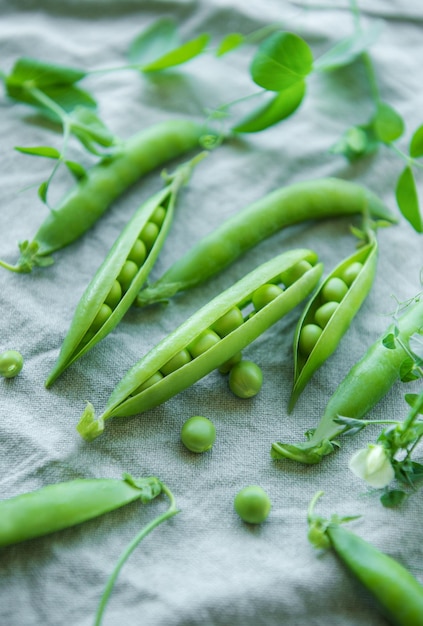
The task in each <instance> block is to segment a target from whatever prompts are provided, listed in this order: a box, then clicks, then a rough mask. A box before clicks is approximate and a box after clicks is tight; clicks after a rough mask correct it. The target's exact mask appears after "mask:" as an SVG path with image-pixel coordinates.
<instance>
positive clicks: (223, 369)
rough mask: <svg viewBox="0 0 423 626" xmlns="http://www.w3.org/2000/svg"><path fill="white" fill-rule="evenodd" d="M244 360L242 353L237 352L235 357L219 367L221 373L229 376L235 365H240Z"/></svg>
mask: <svg viewBox="0 0 423 626" xmlns="http://www.w3.org/2000/svg"><path fill="white" fill-rule="evenodd" d="M241 360H242V352H237V353H236V354H234V356H233V357H231V358H230V359H228V360H227V361H225V362H224V363H222V365H220V367H219V372H220V373H221V374H229V372H230V371H231V369H232V368H233V366H234V365H236V364H237V363H239V362H240V361H241Z"/></svg>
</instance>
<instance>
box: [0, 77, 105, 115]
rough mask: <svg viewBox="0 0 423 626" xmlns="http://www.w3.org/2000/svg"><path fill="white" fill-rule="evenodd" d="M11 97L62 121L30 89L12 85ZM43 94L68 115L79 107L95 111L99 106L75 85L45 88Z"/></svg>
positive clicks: (9, 93)
mask: <svg viewBox="0 0 423 626" xmlns="http://www.w3.org/2000/svg"><path fill="white" fill-rule="evenodd" d="M7 91H8V95H9V97H11V98H13V99H14V100H18V101H19V102H24V103H25V104H30V105H32V106H34V107H36V108H37V109H38V110H39V111H41V113H43V115H46V116H47V117H49V118H51V119H53V120H54V121H57V120H58V119H60V118H59V117H58V115H57V114H56V113H54V112H53V111H52V110H51V109H50V108H49V107H48V106H47V105H46V104H43V103H42V102H40V101H39V100H38V99H37V97H36V95H35V94H34V93H33V91H31V89H29V88H24V87H20V86H14V85H11V86H9V88H8V90H7ZM42 92H43V94H45V95H46V96H47V98H49V99H50V100H52V101H53V102H55V103H56V104H57V105H59V107H60V108H62V109H63V110H64V111H65V112H66V113H69V112H71V111H72V110H73V109H74V108H75V107H77V106H84V107H89V108H93V109H95V108H96V106H97V103H96V101H95V100H94V98H93V97H92V96H91V94H89V93H88V92H86V91H83V90H82V89H79V88H78V87H75V86H74V85H68V86H59V87H45V88H44V89H43V90H42Z"/></svg>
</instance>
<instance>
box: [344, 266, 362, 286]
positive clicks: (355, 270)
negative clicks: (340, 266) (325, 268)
mask: <svg viewBox="0 0 423 626" xmlns="http://www.w3.org/2000/svg"><path fill="white" fill-rule="evenodd" d="M362 269H363V264H362V263H360V262H359V261H356V262H355V263H351V265H349V266H348V267H346V268H345V270H344V272H343V274H342V279H343V281H344V282H345V283H346V284H347V285H348V287H349V286H350V285H352V283H353V282H354V281H355V279H356V278H357V276H358V275H359V273H360V272H361V270H362Z"/></svg>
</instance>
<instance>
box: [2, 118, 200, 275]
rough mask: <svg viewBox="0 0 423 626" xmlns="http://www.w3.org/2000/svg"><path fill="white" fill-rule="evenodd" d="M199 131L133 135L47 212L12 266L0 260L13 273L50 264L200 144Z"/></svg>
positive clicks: (172, 125) (186, 128)
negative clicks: (135, 189)
mask: <svg viewBox="0 0 423 626" xmlns="http://www.w3.org/2000/svg"><path fill="white" fill-rule="evenodd" d="M203 132H204V128H203V127H202V126H200V125H198V124H195V123H193V122H189V121H185V120H171V121H166V122H162V123H160V124H157V125H155V126H152V127H151V128H148V129H147V130H143V131H141V132H140V133H138V134H136V135H134V136H133V137H131V138H130V139H128V140H127V141H125V142H123V143H122V145H121V146H120V147H119V148H118V149H117V152H116V154H114V155H113V156H108V157H105V158H103V159H102V160H101V161H100V163H99V164H97V165H95V166H93V167H92V168H91V169H90V170H89V171H88V172H87V174H86V175H85V176H84V177H83V178H82V179H81V181H80V182H79V183H78V184H77V185H75V186H74V187H73V188H72V189H71V190H70V191H69V193H68V194H67V195H66V196H65V197H64V198H63V200H62V201H61V202H60V203H59V205H58V206H57V207H55V208H54V209H53V210H51V211H50V212H49V214H48V215H47V217H46V218H45V220H44V221H43V222H42V224H41V225H40V227H39V229H38V231H37V232H36V234H35V236H34V238H33V239H32V241H25V242H23V243H21V244H20V245H19V247H20V250H21V256H20V258H19V260H18V262H17V264H16V265H10V264H8V263H6V262H3V261H0V265H1V266H2V267H5V268H6V269H9V270H11V271H14V272H19V273H27V272H30V271H31V270H32V269H33V267H34V266H35V265H38V266H44V265H50V264H51V263H52V259H51V257H50V255H51V254H52V253H53V252H55V251H57V250H60V249H61V248H64V247H65V246H67V245H69V244H71V243H72V242H74V241H75V240H76V239H78V238H79V237H81V236H82V235H83V234H84V233H85V232H86V231H87V230H88V229H90V228H91V227H92V226H93V225H94V224H95V222H96V221H97V220H98V219H99V218H100V217H101V216H102V215H103V214H104V213H105V211H106V210H107V209H108V208H109V206H110V205H111V203H112V202H113V201H114V200H115V199H116V198H118V197H119V196H120V195H121V194H122V193H123V192H124V191H125V190H126V189H128V187H130V186H131V185H133V184H134V183H135V182H136V181H137V180H138V179H139V178H140V177H141V176H143V175H144V174H147V173H148V172H151V171H152V170H153V169H155V168H156V167H159V166H160V165H163V164H164V163H166V162H167V161H169V160H171V159H174V158H176V157H178V156H180V155H182V154H185V153H187V152H188V151H190V150H193V149H195V148H196V147H198V146H199V141H200V138H201V136H202V134H203Z"/></svg>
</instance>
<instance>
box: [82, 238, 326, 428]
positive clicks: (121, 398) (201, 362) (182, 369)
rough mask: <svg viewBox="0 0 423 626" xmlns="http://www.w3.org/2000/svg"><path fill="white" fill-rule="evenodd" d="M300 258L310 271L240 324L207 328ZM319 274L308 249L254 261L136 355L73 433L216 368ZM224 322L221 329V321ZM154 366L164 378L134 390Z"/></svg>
mask: <svg viewBox="0 0 423 626" xmlns="http://www.w3.org/2000/svg"><path fill="white" fill-rule="evenodd" d="M304 259H306V260H307V261H309V263H310V270H309V271H307V272H305V273H304V274H303V275H302V276H301V277H300V278H299V279H298V280H297V281H295V282H294V283H293V284H292V285H290V286H289V287H287V288H286V289H285V290H283V291H282V292H281V293H280V295H279V296H277V297H276V298H274V299H273V300H272V301H271V302H269V303H268V304H267V305H266V306H263V308H261V309H260V310H259V311H257V312H256V313H255V314H254V315H253V316H249V315H248V314H246V315H245V316H244V322H243V323H242V324H240V325H239V324H238V322H236V323H235V324H234V328H233V330H232V331H231V332H228V333H227V334H226V335H225V336H223V337H221V338H220V340H219V339H218V340H216V335H217V333H216V332H215V331H211V333H210V329H212V328H218V327H219V324H217V322H218V321H219V320H221V319H222V318H224V316H226V315H227V314H228V312H229V311H232V309H233V308H234V307H238V308H239V309H241V310H243V309H248V307H249V306H250V305H251V301H252V298H253V294H254V293H255V291H256V290H257V289H259V288H260V287H261V286H262V285H263V284H265V283H269V282H276V281H277V279H278V278H279V277H280V275H281V274H282V273H283V272H284V271H285V270H287V269H289V268H290V267H293V266H295V265H296V264H297V263H298V262H300V261H302V260H304ZM321 273H322V266H321V264H320V263H317V256H316V254H315V253H314V252H312V251H310V250H292V251H290V252H286V253H284V254H282V255H279V256H278V257H275V258H274V259H272V260H271V261H269V262H268V263H264V264H263V265H261V266H259V267H258V268H256V270H254V271H253V272H251V273H250V274H248V275H247V276H244V278H243V279H241V280H240V281H238V282H237V283H235V284H234V285H233V286H232V287H230V288H229V289H227V290H226V291H224V292H222V293H221V294H219V295H218V296H216V297H215V298H214V299H213V300H211V301H210V302H209V303H208V304H206V305H205V306H204V307H202V308H201V309H199V310H198V311H197V312H196V313H194V314H193V315H192V316H191V317H190V318H189V319H188V320H186V321H185V322H184V323H183V324H182V325H181V326H179V327H178V328H177V329H176V330H175V331H173V332H172V333H170V334H169V335H168V336H167V337H165V338H164V339H163V340H162V341H161V342H159V343H158V344H157V346H155V347H154V348H153V349H152V350H150V352H149V353H148V354H146V355H145V356H144V357H143V358H141V359H140V360H139V361H138V362H137V363H136V364H135V365H134V366H133V367H132V368H131V369H130V370H129V371H128V372H127V373H126V375H125V376H124V377H123V378H122V380H121V381H120V382H119V383H118V384H117V386H116V387H115V389H114V391H113V392H112V394H111V396H110V398H109V400H108V402H107V404H106V408H105V411H104V413H103V414H102V416H101V417H99V418H98V419H97V420H96V419H95V414H94V408H93V406H92V405H91V404H88V405H87V407H86V409H85V411H84V413H83V415H82V417H81V419H80V422H79V424H78V427H77V429H78V432H79V433H80V434H81V436H82V437H84V438H85V439H87V440H91V439H94V438H95V437H97V436H98V435H100V434H101V433H102V432H103V430H104V423H105V421H106V420H108V419H110V418H112V417H125V416H130V415H136V414H138V413H142V412H143V411H147V410H148V409H151V408H153V407H155V406H157V405H159V404H161V403H163V402H165V401H166V400H168V399H169V398H171V397H172V396H174V395H176V394H177V393H179V392H180V391H182V390H183V389H186V388H187V387H189V386H190V385H192V384H193V383H194V382H196V381H197V380H199V379H200V378H202V377H203V376H206V375H207V374H208V373H210V372H211V371H213V370H214V369H217V368H218V367H219V366H221V365H222V364H223V363H225V362H227V361H228V360H229V359H230V358H232V357H233V356H234V355H236V354H237V353H238V352H240V351H241V350H242V349H243V348H245V347H246V346H247V345H249V344H250V343H251V342H252V341H254V340H255V339H256V338H257V337H258V336H259V335H260V334H261V333H263V332H264V331H265V330H266V329H267V328H269V327H270V326H271V325H272V324H274V323H276V322H277V321H278V320H279V319H280V318H281V317H282V316H283V315H285V314H286V313H288V312H289V311H290V310H292V309H293V308H294V307H295V306H297V304H299V302H301V300H303V299H304V298H305V297H306V296H307V295H308V294H310V293H311V291H312V290H313V289H314V287H315V286H316V284H317V282H318V281H319V278H320V276H321ZM223 326H224V327H225V332H226V330H227V328H226V325H225V324H223ZM205 336H207V337H208V338H209V339H208V340H207V341H206V342H205V344H203V348H202V349H203V351H201V350H198V346H199V342H198V340H199V339H201V341H203V340H204V337H205ZM210 337H213V339H212V340H210ZM193 345H195V346H196V347H197V351H196V353H195V356H193V355H192V354H191V353H190V352H189V348H190V346H193ZM185 353H187V354H188V356H187V358H183V359H182V360H181V364H180V366H179V365H177V366H175V367H171V368H168V364H169V363H172V362H173V361H174V359H175V358H178V359H179V355H181V354H185ZM158 371H160V372H161V374H164V376H163V378H159V380H158V381H157V382H156V383H155V384H152V385H149V386H148V387H147V388H146V389H144V390H143V391H141V393H138V392H137V391H136V390H139V389H140V386H142V385H143V384H144V383H145V382H146V381H148V380H149V379H150V378H151V377H152V376H153V375H155V373H156V372H158Z"/></svg>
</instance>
